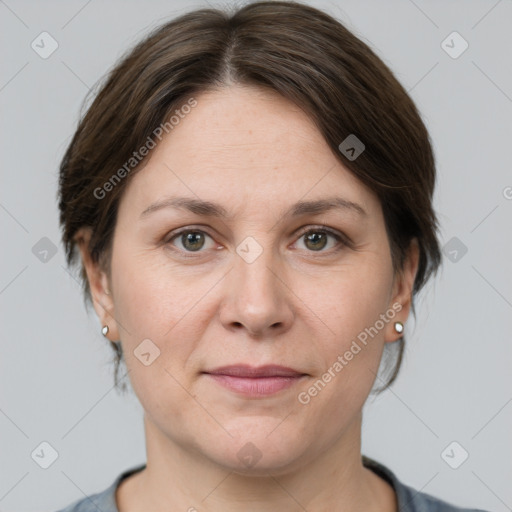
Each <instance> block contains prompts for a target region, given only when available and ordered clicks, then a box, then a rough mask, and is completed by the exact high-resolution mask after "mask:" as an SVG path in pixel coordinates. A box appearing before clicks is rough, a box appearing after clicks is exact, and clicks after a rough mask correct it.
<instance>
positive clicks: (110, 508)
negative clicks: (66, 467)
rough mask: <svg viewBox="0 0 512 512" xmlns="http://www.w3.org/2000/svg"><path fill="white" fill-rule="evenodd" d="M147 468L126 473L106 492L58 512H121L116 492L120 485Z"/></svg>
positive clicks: (136, 468) (141, 467)
mask: <svg viewBox="0 0 512 512" xmlns="http://www.w3.org/2000/svg"><path fill="white" fill-rule="evenodd" d="M145 467H146V466H145V464H144V465H141V466H137V467H135V468H131V469H128V470H126V471H124V472H123V473H121V474H120V475H119V476H117V477H116V479H115V480H114V482H113V483H112V484H111V485H110V486H109V487H108V488H106V489H105V490H104V491H101V492H98V493H96V494H91V495H90V496H86V497H85V498H82V499H79V500H76V501H74V502H72V503H71V504H69V505H68V506H67V507H66V508H63V509H61V510H58V511H57V512H98V511H101V512H119V509H118V508H117V503H116V490H117V488H118V487H119V484H120V483H121V482H122V481H123V480H124V479H125V478H127V477H129V476H130V475H132V474H133V473H136V472H138V471H141V470H142V469H144V468H145Z"/></svg>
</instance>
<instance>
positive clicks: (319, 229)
mask: <svg viewBox="0 0 512 512" xmlns="http://www.w3.org/2000/svg"><path fill="white" fill-rule="evenodd" d="M185 233H202V234H204V235H207V236H209V237H210V238H212V239H213V237H212V236H211V235H210V234H209V233H207V232H206V231H204V230H202V229H198V228H192V227H186V228H183V229H180V230H178V231H175V232H171V233H170V235H171V236H170V238H166V240H165V242H164V244H165V245H170V246H171V247H172V249H171V250H173V251H176V252H179V253H180V254H181V255H185V256H184V257H185V258H196V257H198V256H199V255H200V254H201V253H202V252H204V251H202V250H199V251H184V250H181V249H178V248H176V247H174V246H173V244H172V242H173V241H174V240H175V239H177V238H178V237H179V236H181V235H183V234H185ZM310 233H323V234H326V235H330V236H332V237H333V238H334V239H335V240H336V242H337V246H336V247H333V248H331V249H330V250H327V251H324V250H320V251H308V252H311V253H312V254H314V253H315V252H316V253H319V254H326V255H329V254H333V253H337V252H339V251H340V250H341V249H343V248H345V247H352V243H351V242H350V240H348V239H347V238H346V237H344V236H342V235H341V234H339V233H337V232H336V231H333V230H332V229H329V228H327V227H325V226H312V227H308V228H307V229H305V230H303V231H301V232H300V233H299V234H298V236H297V240H300V239H301V238H302V237H304V236H305V235H308V234H310Z"/></svg>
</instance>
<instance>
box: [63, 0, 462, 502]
mask: <svg viewBox="0 0 512 512" xmlns="http://www.w3.org/2000/svg"><path fill="white" fill-rule="evenodd" d="M434 184H435V165H434V157H433V152H432V148H431V145H430V141H429V136H428V133H427V131H426V128H425V126H424V124H423V122H422V120H421V117H420V115H419V113H418V111H417V109H416V107H415V106H414V104H413V102H412V100H411V99H410V98H409V97H408V95H407V93H406V92H405V91H404V89H403V87H402V86H401V85H400V84H399V83H398V81H397V80H396V79H395V78H394V76H393V75H392V73H391V71H390V70H389V69H388V68H387V67H386V66H385V65H384V63H383V62H382V61H381V60H379V58H378V57H377V56H376V55H375V54H374V53H373V52H372V51H371V50H370V48H369V47H368V46H366V45H365V44H364V43H363V42H362V41H360V40H359V39H358V38H356V37H355V36H354V35H353V34H352V33H350V32H349V31H348V30H347V29H346V28H345V27H343V26H342V25H341V24H340V23H339V22H337V21H336V20H334V19H333V18H331V17H330V16H328V15H326V14H324V13H322V12H321V11H319V10H317V9H314V8H312V7H309V6H306V5H302V4H298V3H288V2H256V3H253V4H251V5H248V6H246V7H243V8H241V9H239V10H238V11H237V12H235V13H233V14H231V15H230V14H226V13H223V12H221V11H217V10H199V11H195V12H191V13H189V14H186V15H184V16H182V17H180V18H178V19H176V20H174V21H172V22H170V23H167V24H165V25H164V26H162V27H160V28H159V29H158V30H156V31H155V32H154V33H152V34H151V35H150V36H149V37H148V38H146V39H145V40H144V41H143V42H141V43H140V44H139V45H138V46H137V47H136V48H135V49H134V50H132V51H131V52H130V53H129V54H128V55H127V56H126V57H125V58H124V59H123V60H122V61H121V62H120V63H119V64H118V65H117V66H116V67H115V69H114V70H113V71H112V72H111V73H110V75H109V77H108V80H107V81H106V83H105V84H104V85H103V87H102V89H101V91H100V92H99V94H98V95H97V97H96V99H95V101H94V102H93V103H92V105H91V106H90V108H89V109H88V112H87V114H86V115H85V117H84V119H83V120H82V121H81V123H80V125H79V127H78V130H77V132H76V134H75V136H74V138H73V140H72V141H71V143H70V145H69V148H68V149H67V152H66V154H65V156H64V158H63V161H62V164H61V175H60V212H61V225H62V231H63V242H64V244H65V247H66V251H67V257H68V263H69V264H72V263H74V262H75V261H77V260H78V256H80V260H81V262H82V278H83V282H84V293H85V298H86V299H87V300H88V301H89V302H90V303H92V304H93V305H94V308H95V311H96V313H97V315H98V317H99V319H100V321H101V325H102V333H103V335H104V336H105V337H106V338H108V340H110V342H111V346H112V348H113V349H114V351H115V354H116V358H117V359H116V383H118V381H117V371H118V369H119V365H120V363H121V361H124V362H125V364H126V367H127V371H128V373H129V375H130V382H131V385H132V387H133V389H134V391H135V393H136V395H137V397H138V399H139V400H140V402H141V404H142V406H143V408H144V411H145V415H144V425H145V435H146V448H147V463H146V464H144V465H143V466H140V467H137V468H132V469H131V470H129V471H125V472H124V473H122V474H121V475H119V477H118V478H117V479H116V480H115V482H114V483H113V484H112V485H111V486H110V487H109V488H108V489H106V490H105V491H103V492H102V493H99V494H97V495H95V496H93V497H91V498H87V499H84V500H81V501H79V502H76V503H74V504H72V505H70V506H69V507H68V508H66V509H65V510H66V512H71V511H89V510H97V509H99V510H102V511H103V512H112V511H120V512H132V511H140V510H151V511H163V510H166V511H169V510H188V511H195V510H197V511H202V510H208V511H223V512H225V511H230V510H254V511H266V510H269V511H270V510H272V511H275V510H286V511H295V510H297V511H299V510H308V511H310V512H315V511H325V510H333V511H334V510H350V511H359V510H361V511H363V510H364V511H366V512H368V511H382V512H391V511H395V510H401V511H427V510H428V511H434V510H436V511H437V510H439V511H449V510H462V509H459V508H456V507H454V506H452V505H450V504H448V503H446V502H443V501H440V500H438V499H436V498H433V497H429V496H428V495H426V494H423V493H420V492H417V491H415V490H413V489H411V488H410V487H408V486H406V485H404V484H403V483H401V482H400V481H399V480H398V478H397V477H396V476H395V475H394V474H393V473H392V471H391V470H389V469H388V468H387V467H385V466H384V465H382V464H380V463H377V462H376V461H373V460H370V459H368V458H366V457H364V456H362V455H361V421H362V407H363V405H364V403H365V400H366V398H367V397H368V395H369V393H370V392H371V390H372V386H374V384H378V381H379V380H380V377H379V367H380V366H381V360H383V357H385V356H386V355H389V354H390V355H391V356H392V357H391V361H392V362H393V363H394V364H393V365H392V366H391V367H390V368H388V370H389V371H388V376H387V382H386V383H385V385H384V386H383V387H381V390H382V389H385V388H386V387H387V386H389V385H390V384H391V383H392V382H393V380H394V379H395V377H396V375H397V372H398V369H399V366H400V362H401V357H402V352H403V347H404V326H405V324H406V321H407V319H408V317H409V313H410V312H412V313H414V303H413V299H414V297H415V296H416V294H417V293H418V292H419V291H420V290H421V289H422V287H423V286H424V284H425V283H426V282H427V281H428V279H429V278H430V277H431V276H433V275H434V274H435V272H436V270H437V268H438V266H439V264H440V250H439V245H438V240H437V235H436V231H437V219H436V215H435V212H434V211H433V208H432V196H433V190H434ZM388 353H389V354H388ZM393 359H394V360H393ZM93 502H94V503H93Z"/></svg>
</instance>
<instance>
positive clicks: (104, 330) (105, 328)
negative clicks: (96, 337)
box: [101, 325, 108, 337]
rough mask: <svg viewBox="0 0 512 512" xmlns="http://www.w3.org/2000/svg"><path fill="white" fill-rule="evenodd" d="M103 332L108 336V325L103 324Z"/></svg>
mask: <svg viewBox="0 0 512 512" xmlns="http://www.w3.org/2000/svg"><path fill="white" fill-rule="evenodd" d="M101 334H103V336H105V337H107V334H108V325H104V326H103V329H101Z"/></svg>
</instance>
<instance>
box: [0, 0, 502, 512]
mask: <svg viewBox="0 0 512 512" xmlns="http://www.w3.org/2000/svg"><path fill="white" fill-rule="evenodd" d="M211 4H212V5H222V4H219V3H217V2H214V1H212V2H211ZM312 4H313V5H315V6H317V7H320V8H323V9H326V10H327V11H328V12H329V13H331V14H333V15H334V16H336V17H337V18H338V19H340V20H341V21H342V22H344V23H345V24H346V25H347V26H348V27H349V28H350V29H352V30H353V31H354V32H355V33H356V34H357V35H358V36H359V37H361V38H363V40H365V41H366V42H368V43H370V45H371V46H372V47H373V48H374V49H375V51H376V52H377V54H378V55H379V56H380V57H381V58H382V59H383V60H384V61H385V62H386V63H387V64H388V65H389V66H390V67H391V69H392V70H393V71H394V72H395V73H396V75H397V77H398V79H399V80H400V81H401V82H402V83H403V84H404V86H405V87H406V88H407V89H408V90H409V91H410V94H411V96H412V97H413V99H414V100H415V101H416V103H417V105H418V106H419V108H420V111H421V112H422V115H423V117H424V120H425V122H426V124H427V127H428V128H429V130H430V133H431V136H432V139H433V142H434V145H435V151H436V156H437V163H438V172H439V182H438V188H437V191H436V196H435V207H436V210H437V212H438V214H439V218H440V222H441V226H442V239H441V242H442V244H443V246H444V245H445V244H446V243H448V242H449V241H450V240H451V239H452V238H453V237H456V238H457V240H455V241H452V242H450V244H455V245H450V246H449V247H448V249H447V250H446V251H445V252H446V255H445V256H444V257H443V270H442V271H441V273H440V275H439V277H438V278H437V279H436V281H433V282H431V283H430V284H429V286H428V287H427V289H426V291H425V293H424V294H423V295H422V296H421V299H420V301H419V302H418V312H419V314H418V318H417V321H413V320H412V319H411V320H410V322H409V323H408V324H407V326H406V334H407V335H408V341H409V345H408V351H407V356H406V359H405V363H404V366H403V368H402V372H401V375H400V377H399V379H398V381H397V382H396V384H395V385H394V387H393V388H392V389H391V390H390V391H387V392H386V393H384V394H383V395H381V396H379V397H377V398H372V397H371V398H370V399H369V401H368V403H367V405H366V406H365V419H364V431H363V452H364V453H365V454H366V455H369V456H371V457H374V458H376V459H377V460H379V461H381V462H383V463H384V464H386V465H388V466H389V467H390V468H391V469H392V470H393V471H395V472H396V474H397V475H398V477H399V478H401V479H402V480H403V481H404V482H405V483H407V484H409V485H411V486H413V487H415V488H417V489H418V490H420V489H421V490H423V491H424V492H428V493H431V494H434V495H437V496H439V497H442V498H444V499H447V500H450V501H452V502H454V503H456V504H459V505H466V506H469V505H472V506H475V507H480V508H484V509H488V510H492V511H497V512H504V511H507V510H512V485H511V481H512V449H511V448H512V440H511V435H510V432H511V426H512V386H511V372H510V363H511V355H512V349H511V344H510V319H511V318H512V316H511V312H512V286H511V285H512V276H511V270H510V262H511V261H512V244H511V238H510V233H511V229H510V228H511V219H512V200H511V199H510V198H511V197H512V188H507V187H512V173H511V172H510V146H511V142H510V140H511V135H512V130H511V119H512V69H511V58H510V55H511V50H512V30H511V26H512V1H511V0H501V1H495V0H492V1H491V0H489V1H487V0H485V1H484V0H482V1H469V0H465V1H451V2H446V1H420V0H415V1H414V2H413V1H412V0H394V1H389V0H388V1H387V2H381V1H345V0H343V1H342V0H337V1H334V0H333V1H330V2H324V1H321V2H314V3H313V2H312ZM206 5H207V4H206V3H205V2H194V3H192V2H187V3H185V2H184V1H177V0H173V1H154V0H153V1H146V2H143V1H141V0H139V1H130V2H120V1H109V2H105V1H100V0H92V1H89V2H86V1H60V2H56V1H47V2H36V1H32V2H29V1H15V0H5V1H1V0H0V38H1V43H2V48H3V52H2V61H1V77H0V104H1V109H2V115H1V119H0V123H1V139H0V140H1V144H2V152H1V155H2V160H3V165H2V188H1V197H0V223H1V227H2V247H3V250H2V266H1V276H0V303H1V312H2V313H1V314H2V326H3V328H2V357H1V358H0V365H1V366H0V447H1V454H0V510H4V511H5V510H9V511H12V512H19V511H36V510H37V511H41V510H50V511H51V510H56V509H58V508H60V507H63V506H64V505H67V504H69V503H70V502H71V501H74V500H76V499H79V498H83V497H84V496H85V495H88V494H91V493H94V492H98V491H100V490H103V489H105V488H106V487H107V486H109V485H110V484H111V483H112V482H113V480H114V478H115V477H116V476H117V475H118V474H119V473H120V472H121V471H124V470H125V469H127V468H129V467H132V466H135V465H137V464H139V463H142V462H144V461H145V447H144V432H143V425H142V408H141V406H140V404H139V403H138V401H137V399H136V398H135V397H134V396H133V395H130V396H126V397H120V396H118V395H117V394H116V392H115V390H114V389H113V379H112V375H111V367H110V363H109V362H110V358H111V351H110V348H109V347H108V346H107V343H108V342H105V340H104V339H103V337H102V336H101V333H100V325H99V322H98V320H97V318H96V316H95V315H94V314H93V313H92V312H91V314H90V315H87V313H86V311H85V309H84V306H83V303H82V298H81V294H80V289H79V286H78V284H77V282H76V280H75V277H74V276H73V274H72V273H69V272H68V270H67V269H66V268H65V264H64V253H63V248H62V246H61V244H60V234H59V228H58V213H57V205H56V191H57V169H58V164H59V161H60V158H61V157H62V154H63V151H64V149H65V147H66V144H67V143H68V141H69V139H70V137H71V135H72V133H73V131H74V128H75V126H76V122H77V119H78V116H79V112H80V107H81V105H82V101H83V99H84V97H85V95H86V93H87V92H88V89H89V88H90V87H91V86H92V85H93V84H94V83H95V82H96V81H97V80H98V79H100V78H101V77H102V76H103V75H104V73H105V72H106V71H107V70H108V69H109V68H110V67H111V66H112V65H113V63H114V62H115V61H116V60H117V58H118V57H119V56H120V55H121V54H122V53H123V52H124V51H125V50H126V49H127V48H128V47H129V46H131V45H132V44H133V43H135V42H136V41H138V40H139V39H140V38H141V37H142V36H143V35H144V34H145V33H147V31H148V30H149V29H150V28H152V27H154V26H156V25H158V24H160V23H161V21H163V20H164V19H169V18H172V17H174V16H176V15H178V14H181V13H183V12H185V11H187V10H189V9H191V8H192V7H194V6H206ZM43 31H47V32H49V33H50V34H51V36H52V37H53V38H54V39H55V40H56V41H57V42H58V45H59V46H58V49H57V50H56V51H55V52H54V53H53V54H52V55H51V56H50V57H48V58H47V59H43V58H41V57H40V56H39V55H38V54H37V53H36V52H35V51H34V50H33V49H32V48H31V42H32V41H33V40H34V39H36V38H37V36H38V35H39V34H40V33H41V32H43ZM453 31H457V32H459V33H460V34H461V35H462V37H463V38H464V39H465V40H466V41H467V42H468V43H469V48H468V49H467V50H466V51H465V52H464V53H463V54H462V55H460V56H459V57H458V58H452V57H451V56H449V55H448V54H447V53H446V51H445V50H444V49H443V47H442V46H441V43H442V41H443V40H444V39H445V38H446V37H447V36H448V35H449V34H451V33H452V32H453ZM36 42H37V39H36ZM449 44H450V45H452V46H454V49H452V51H456V50H457V49H459V48H461V46H460V41H455V42H454V43H453V44H452V43H449ZM48 47H49V46H48V45H46V48H48ZM405 143H407V141H404V144H405ZM43 237H47V238H48V239H49V240H50V241H51V242H52V243H53V244H54V245H55V246H56V251H57V252H56V254H54V255H52V253H51V252H50V253H48V254H47V255H46V261H41V259H40V258H41V257H42V258H43V259H44V256H43V255H42V253H41V252H40V251H41V246H39V245H36V244H38V243H39V244H43V246H44V244H46V245H48V242H47V241H43V242H40V240H41V239H42V238H43ZM457 244H458V245H457ZM461 244H464V246H465V247H467V253H466V254H464V255H463V254H462V251H461V247H462V245H461ZM34 246H36V249H34V250H33V247H34ZM38 249H39V251H38ZM454 250H455V251H456V253H454V252H453V251H454ZM450 252H451V254H450ZM455 255H456V256H457V259H456V260H455V261H451V260H453V259H454V256H455ZM44 441H46V442H48V443H49V444H50V445H51V446H52V447H53V449H55V450H56V452H57V453H58V458H57V460H56V461H55V462H54V463H53V464H52V465H51V466H50V467H49V468H48V469H42V468H41V467H40V466H39V465H38V464H37V463H36V462H35V460H34V459H33V458H32V456H31V454H32V453H33V452H34V450H36V449H37V450H36V451H38V450H39V451H40V448H38V447H39V446H40V443H42V442H44ZM453 441H456V442H458V443H459V444H460V445H461V446H462V447H463V448H464V449H465V450H467V452H468V453H469V458H468V459H467V460H466V461H465V462H464V463H463V464H462V465H461V466H460V467H459V468H458V469H452V468H451V467H450V466H449V465H448V464H447V463H446V462H445V460H444V459H443V457H442V453H443V451H444V449H445V448H446V447H447V446H448V445H449V444H450V443H451V442H453ZM457 450H459V449H456V450H455V451H454V452H450V450H448V453H449V455H451V462H452V464H454V462H453V461H454V460H455V462H457V460H458V458H459V457H460V454H459V452H458V451H457ZM45 453H46V454H48V453H49V451H48V450H46V451H45ZM34 458H35V459H36V460H37V457H34ZM445 459H446V455H445ZM38 462H39V461H38Z"/></svg>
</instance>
